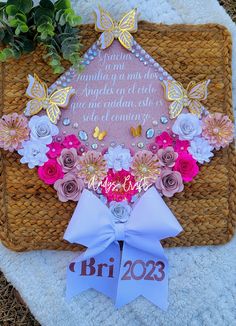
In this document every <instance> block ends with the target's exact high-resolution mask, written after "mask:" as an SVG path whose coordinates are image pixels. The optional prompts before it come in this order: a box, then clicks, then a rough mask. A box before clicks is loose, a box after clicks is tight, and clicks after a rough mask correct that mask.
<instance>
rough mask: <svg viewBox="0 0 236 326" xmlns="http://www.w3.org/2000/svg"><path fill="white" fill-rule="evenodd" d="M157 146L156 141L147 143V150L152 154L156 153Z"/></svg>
mask: <svg viewBox="0 0 236 326" xmlns="http://www.w3.org/2000/svg"><path fill="white" fill-rule="evenodd" d="M158 148H159V147H158V145H157V143H151V144H149V145H148V150H149V151H150V152H152V153H153V154H156V153H157V151H158Z"/></svg>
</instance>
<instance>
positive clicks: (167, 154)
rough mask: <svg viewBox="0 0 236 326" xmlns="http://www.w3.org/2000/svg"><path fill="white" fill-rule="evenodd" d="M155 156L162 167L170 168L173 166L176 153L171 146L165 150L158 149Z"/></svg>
mask: <svg viewBox="0 0 236 326" xmlns="http://www.w3.org/2000/svg"><path fill="white" fill-rule="evenodd" d="M157 156H158V158H159V162H160V164H161V165H162V166H166V167H169V168H172V167H173V166H174V165H175V161H176V160H177V157H178V153H176V152H175V151H174V148H173V147H172V146H168V147H165V148H160V149H159V150H158V152H157Z"/></svg>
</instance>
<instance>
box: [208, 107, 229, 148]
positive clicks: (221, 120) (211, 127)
mask: <svg viewBox="0 0 236 326" xmlns="http://www.w3.org/2000/svg"><path fill="white" fill-rule="evenodd" d="M202 136H203V137H204V138H205V139H207V140H208V142H209V144H210V145H212V146H213V147H215V148H216V149H217V150H218V149H220V148H221V147H223V148H224V147H226V146H227V145H228V144H229V143H231V142H232V141H233V137H234V125H233V123H232V121H231V120H230V119H229V117H228V116H227V115H223V114H222V113H213V114H208V116H206V117H204V118H203V121H202Z"/></svg>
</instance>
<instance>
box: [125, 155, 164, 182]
mask: <svg viewBox="0 0 236 326" xmlns="http://www.w3.org/2000/svg"><path fill="white" fill-rule="evenodd" d="M131 173H132V174H133V175H134V177H135V180H136V181H142V182H146V183H147V184H152V183H154V182H155V181H156V179H157V177H158V175H159V174H160V164H159V161H158V157H157V155H155V154H152V153H151V152H150V151H146V150H143V151H138V152H137V153H136V154H135V155H134V157H133V162H132V165H131Z"/></svg>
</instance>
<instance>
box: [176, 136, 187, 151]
mask: <svg viewBox="0 0 236 326" xmlns="http://www.w3.org/2000/svg"><path fill="white" fill-rule="evenodd" d="M189 146H190V143H189V141H188V140H180V139H176V141H175V145H174V150H175V151H176V152H177V153H181V152H187V150H188V147H189Z"/></svg>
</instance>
